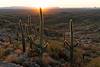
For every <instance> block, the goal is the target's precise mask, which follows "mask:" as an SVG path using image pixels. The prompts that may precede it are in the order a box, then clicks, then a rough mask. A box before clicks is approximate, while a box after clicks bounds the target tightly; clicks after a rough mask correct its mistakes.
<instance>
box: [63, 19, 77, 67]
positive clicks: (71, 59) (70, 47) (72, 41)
mask: <svg viewBox="0 0 100 67" xmlns="http://www.w3.org/2000/svg"><path fill="white" fill-rule="evenodd" d="M69 24H70V25H69V26H70V27H69V28H70V43H69V42H68V41H67V40H66V38H65V36H64V39H65V40H64V45H65V48H67V49H68V50H69V52H70V67H74V48H75V47H77V46H78V44H79V43H77V44H74V37H73V21H72V19H70V22H69Z"/></svg>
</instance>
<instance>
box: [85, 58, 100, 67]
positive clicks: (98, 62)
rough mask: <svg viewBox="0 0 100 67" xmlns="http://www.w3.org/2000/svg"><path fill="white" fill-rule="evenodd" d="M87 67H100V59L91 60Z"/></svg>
mask: <svg viewBox="0 0 100 67" xmlns="http://www.w3.org/2000/svg"><path fill="white" fill-rule="evenodd" d="M86 67H100V57H97V58H95V59H93V60H91V61H90V62H89V63H88V65H87V66H86Z"/></svg>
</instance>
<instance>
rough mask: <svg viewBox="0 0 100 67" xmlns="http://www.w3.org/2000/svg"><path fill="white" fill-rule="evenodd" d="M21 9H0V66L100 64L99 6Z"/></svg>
mask: <svg viewBox="0 0 100 67" xmlns="http://www.w3.org/2000/svg"><path fill="white" fill-rule="evenodd" d="M40 10H41V9H40ZM83 10H84V11H83ZM2 11H3V10H2ZM21 11H22V10H21ZM21 11H20V10H19V11H18V12H17V11H16V13H12V12H9V13H7V12H1V13H0V67H100V60H99V59H100V19H99V17H100V12H99V11H100V9H97V10H96V9H94V10H93V9H90V10H89V9H88V10H87V9H77V11H76V10H75V9H52V10H51V12H48V13H44V14H42V13H41V12H40V15H38V14H37V13H34V12H33V13H32V12H28V10H27V12H25V13H21ZM29 11H30V10H29ZM56 11H57V12H56ZM19 12H20V13H19Z"/></svg>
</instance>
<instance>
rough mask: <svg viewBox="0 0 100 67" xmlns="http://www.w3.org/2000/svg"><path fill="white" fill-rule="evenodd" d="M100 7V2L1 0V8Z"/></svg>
mask: <svg viewBox="0 0 100 67" xmlns="http://www.w3.org/2000/svg"><path fill="white" fill-rule="evenodd" d="M11 6H26V7H40V6H42V7H64V8H65V7H67V8H70V7H79V8H81V7H83V8H84V7H100V0H0V7H11Z"/></svg>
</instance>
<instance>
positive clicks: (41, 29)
mask: <svg viewBox="0 0 100 67" xmlns="http://www.w3.org/2000/svg"><path fill="white" fill-rule="evenodd" d="M43 26H44V19H43V12H42V8H40V44H41V45H43V31H44V30H43Z"/></svg>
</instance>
